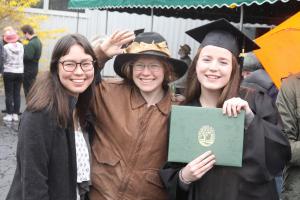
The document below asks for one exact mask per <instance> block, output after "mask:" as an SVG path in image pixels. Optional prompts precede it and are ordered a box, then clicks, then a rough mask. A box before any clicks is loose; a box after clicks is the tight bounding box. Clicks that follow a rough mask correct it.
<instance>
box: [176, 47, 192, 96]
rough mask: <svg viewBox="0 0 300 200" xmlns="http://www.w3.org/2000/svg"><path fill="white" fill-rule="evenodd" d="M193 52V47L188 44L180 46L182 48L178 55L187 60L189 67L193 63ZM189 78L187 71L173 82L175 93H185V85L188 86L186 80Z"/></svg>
mask: <svg viewBox="0 0 300 200" xmlns="http://www.w3.org/2000/svg"><path fill="white" fill-rule="evenodd" d="M190 54H191V47H190V46H189V45H187V44H184V45H182V46H180V49H179V51H178V55H179V57H180V60H182V61H183V62H185V63H186V64H187V66H188V67H190V65H191V63H192V59H191V57H190V56H189V55H190ZM186 79H187V72H186V73H185V74H184V75H183V76H182V77H181V78H180V79H178V80H176V81H174V82H172V83H171V85H172V87H173V88H174V90H175V91H174V92H175V94H183V93H184V90H185V87H186V81H187V80H186Z"/></svg>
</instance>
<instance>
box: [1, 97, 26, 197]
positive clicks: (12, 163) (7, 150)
mask: <svg viewBox="0 0 300 200" xmlns="http://www.w3.org/2000/svg"><path fill="white" fill-rule="evenodd" d="M24 109H25V98H24V96H21V110H20V111H21V112H23V111H24ZM0 110H5V96H4V95H3V94H0ZM4 115H5V114H4V113H1V112H0V200H5V198H6V195H7V193H8V190H9V188H10V185H11V182H12V179H13V176H14V173H15V168H16V157H15V156H16V146H17V140H18V138H17V137H18V122H10V123H7V122H3V120H2V118H3V116H4Z"/></svg>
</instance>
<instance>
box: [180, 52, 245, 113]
mask: <svg viewBox="0 0 300 200" xmlns="http://www.w3.org/2000/svg"><path fill="white" fill-rule="evenodd" d="M201 50H202V49H201V48H199V49H198V52H197V54H196V56H195V57H194V59H193V61H192V64H191V66H190V68H189V70H188V76H187V85H186V90H185V94H184V95H185V98H186V99H185V101H184V103H185V104H187V103H191V102H192V101H194V100H195V99H197V100H198V99H199V97H200V95H201V84H200V82H199V81H198V78H197V73H196V66H197V61H198V59H199V55H200V52H201ZM240 79H241V78H240V67H239V64H238V62H237V58H236V57H235V56H234V55H232V72H231V75H230V79H229V82H228V83H227V85H226V86H225V87H224V88H223V90H222V93H221V95H220V98H219V100H218V103H217V107H218V108H220V107H222V106H223V103H224V101H226V100H227V99H230V98H232V97H237V96H239V89H240Z"/></svg>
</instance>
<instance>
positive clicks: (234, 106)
mask: <svg viewBox="0 0 300 200" xmlns="http://www.w3.org/2000/svg"><path fill="white" fill-rule="evenodd" d="M241 110H245V114H246V115H253V112H252V110H251V109H250V107H249V104H248V102H247V101H245V100H243V99H241V98H239V97H234V98H231V99H228V100H226V101H225V102H224V104H223V114H226V115H228V116H229V117H231V116H234V117H236V116H237V115H238V114H239V113H240V112H241Z"/></svg>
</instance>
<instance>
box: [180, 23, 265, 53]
mask: <svg viewBox="0 0 300 200" xmlns="http://www.w3.org/2000/svg"><path fill="white" fill-rule="evenodd" d="M186 33H187V34H188V35H189V36H191V37H192V38H194V39H195V40H197V41H198V42H200V44H201V45H200V47H204V46H207V45H213V46H217V47H222V48H225V49H228V50H229V51H230V52H231V53H232V54H233V55H235V56H236V57H238V56H239V54H240V53H241V52H242V50H243V49H244V53H246V52H249V51H253V50H255V49H259V48H260V47H259V46H258V45H257V44H256V43H255V42H253V41H252V40H251V39H250V38H249V37H247V36H246V35H245V34H244V33H243V32H241V31H240V30H239V29H237V28H236V27H235V26H233V25H232V24H231V23H230V22H228V21H227V20H226V19H219V20H216V21H214V22H211V23H208V24H205V25H203V26H200V27H197V28H194V29H191V30H188V31H186Z"/></svg>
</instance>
